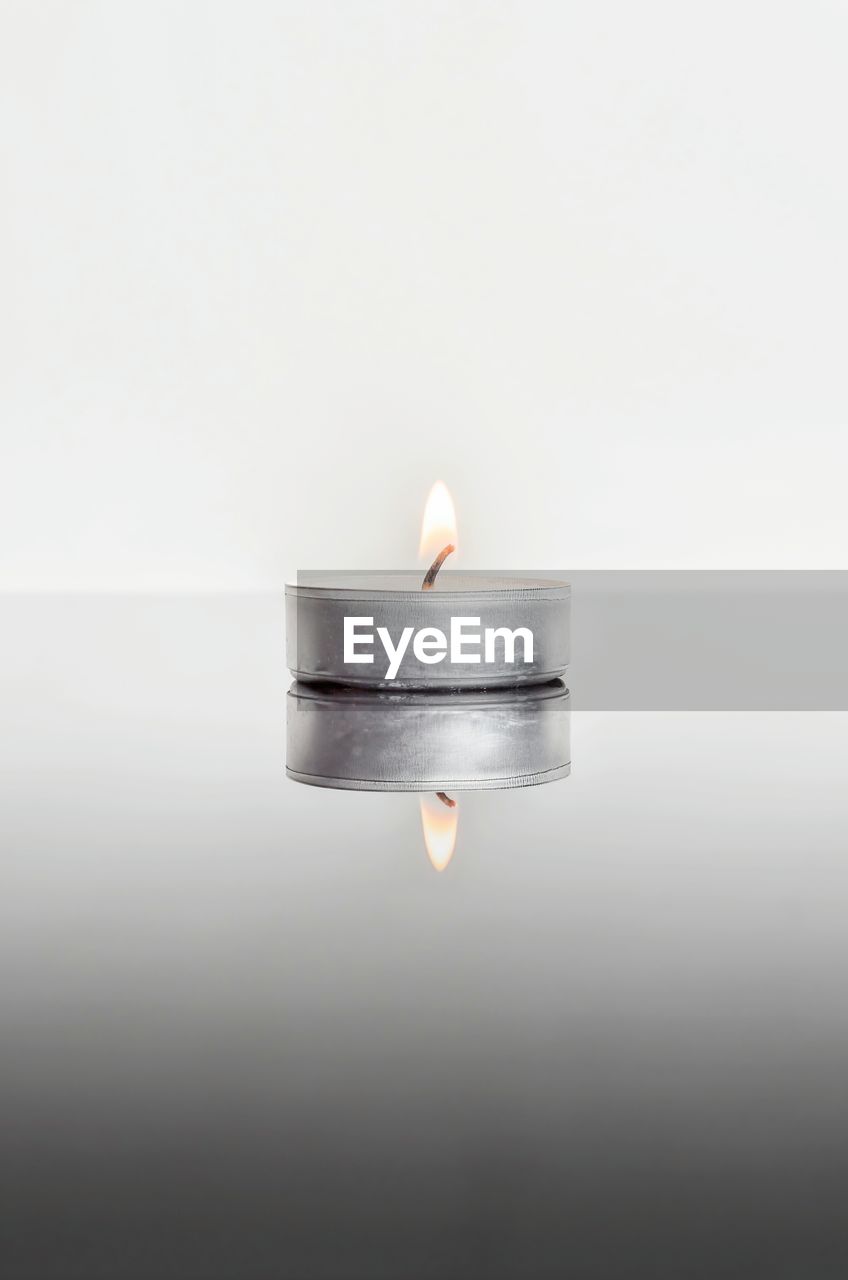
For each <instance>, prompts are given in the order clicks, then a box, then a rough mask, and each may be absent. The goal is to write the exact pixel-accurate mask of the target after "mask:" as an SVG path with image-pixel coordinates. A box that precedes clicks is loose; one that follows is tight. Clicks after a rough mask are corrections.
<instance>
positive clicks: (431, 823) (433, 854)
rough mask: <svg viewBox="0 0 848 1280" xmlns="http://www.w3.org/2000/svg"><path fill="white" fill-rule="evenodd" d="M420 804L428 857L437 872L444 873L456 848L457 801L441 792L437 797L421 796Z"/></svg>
mask: <svg viewBox="0 0 848 1280" xmlns="http://www.w3.org/2000/svg"><path fill="white" fill-rule="evenodd" d="M419 803H420V805H421V827H422V829H423V831H424V847H425V848H426V850H427V857H428V858H429V859H430V861H431V863H432V864H433V866H434V867H435V869H436V870H437V871H444V869H445V867H446V866H447V865H448V863H449V862H450V860H451V858H452V857H453V851H454V849H455V848H456V828H457V821H458V818H459V810H458V809H457V804H456V801H455V800H451V799H450V797H449V796H446V795H445V794H444V792H442V791H440V792H439V793H438V795H435V796H421V798H420V800H419Z"/></svg>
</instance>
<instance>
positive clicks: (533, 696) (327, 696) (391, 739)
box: [286, 680, 571, 794]
mask: <svg viewBox="0 0 848 1280" xmlns="http://www.w3.org/2000/svg"><path fill="white" fill-rule="evenodd" d="M570 703H571V699H570V696H569V693H568V690H567V689H566V688H565V685H564V684H563V683H562V681H560V680H556V681H554V682H553V683H551V684H545V685H533V686H531V687H529V688H524V689H492V690H482V689H477V690H463V691H461V692H453V693H449V694H438V693H435V694H434V693H431V692H422V691H415V692H410V691H407V692H401V693H380V692H374V691H367V690H363V689H342V688H333V687H332V686H330V685H316V684H301V683H296V684H293V685H292V687H291V688H290V689H289V693H288V699H287V714H286V720H287V747H286V771H287V773H288V775H289V777H290V778H294V779H295V780H296V781H298V782H307V783H310V784H312V785H313V786H318V787H340V788H343V789H344V790H353V791H430V792H437V791H444V792H447V793H448V794H451V793H454V792H457V791H485V790H489V789H491V788H496V787H529V786H535V785H536V784H537V783H540V782H553V781H555V780H556V779H557V778H564V777H566V776H567V775H568V773H569V772H570V767H571V750H570V741H569V728H570V725H569V720H570V716H569V709H570Z"/></svg>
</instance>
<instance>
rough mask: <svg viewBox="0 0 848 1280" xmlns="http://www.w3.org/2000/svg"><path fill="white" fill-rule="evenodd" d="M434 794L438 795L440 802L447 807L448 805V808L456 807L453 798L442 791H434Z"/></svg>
mask: <svg viewBox="0 0 848 1280" xmlns="http://www.w3.org/2000/svg"><path fill="white" fill-rule="evenodd" d="M436 795H437V796H438V797H439V799H440V800H441V802H442V804H446V805H447V807H448V808H449V809H455V808H456V801H455V800H451V798H450V796H448V795H445V793H444V791H437V792H436Z"/></svg>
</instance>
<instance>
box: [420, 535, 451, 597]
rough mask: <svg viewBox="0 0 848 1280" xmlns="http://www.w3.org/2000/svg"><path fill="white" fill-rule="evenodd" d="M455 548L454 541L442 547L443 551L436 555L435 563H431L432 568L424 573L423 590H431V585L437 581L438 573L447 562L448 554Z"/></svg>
mask: <svg viewBox="0 0 848 1280" xmlns="http://www.w3.org/2000/svg"><path fill="white" fill-rule="evenodd" d="M453 550H454V545H453V543H452V542H449V543H448V545H447V546H446V547H442V549H441V551H440V552H439V554H438V555H437V556H436V558H435V560H434V561H433V563H432V564H431V565H430V568H429V569H428V570H427V572H426V573H425V574H424V581H423V582H422V583H421V590H422V591H429V590H430V589H431V587H432V586H433V583H434V582H435V581H436V574H437V573H438V572H439V570H440V569H441V567H442V565H443V564H444V563H445V561H446V560H447V558H448V556H449V555H450V553H451V552H452V551H453Z"/></svg>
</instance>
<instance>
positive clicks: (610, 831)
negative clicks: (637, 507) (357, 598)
mask: <svg viewBox="0 0 848 1280" xmlns="http://www.w3.org/2000/svg"><path fill="white" fill-rule="evenodd" d="M0 634H2V638H3V639H2V670H0V705H2V724H3V734H2V742H0V856H1V857H2V893H1V894H0V1018H2V1028H3V1034H2V1049H1V1050H0V1053H2V1070H0V1133H2V1161H0V1203H2V1206H3V1208H2V1213H0V1264H1V1265H2V1274H3V1276H4V1277H6V1278H8V1280H17V1278H18V1277H38V1278H39V1280H52V1278H53V1277H85V1278H86V1280H91V1278H94V1277H110V1280H111V1278H114V1277H124V1276H126V1277H133V1278H134V1277H145V1278H147V1277H171V1276H174V1277H192V1278H193V1277H198V1280H199V1278H201V1277H202V1278H203V1280H210V1278H211V1280H216V1278H217V1277H238V1278H239V1280H252V1278H253V1277H269V1278H270V1277H286V1278H287V1277H291V1278H292V1280H301V1278H304V1280H309V1278H312V1277H316V1278H317V1277H320V1278H322V1280H324V1278H326V1280H335V1278H339V1280H347V1278H349V1277H350V1278H353V1277H357V1278H359V1277H392V1278H395V1277H401V1278H403V1277H412V1278H414V1280H417V1278H418V1277H421V1278H424V1277H451V1278H452V1277H464V1276H486V1277H496V1278H497V1277H510V1278H511V1277H534V1276H562V1275H566V1274H567V1275H574V1276H576V1277H587V1276H588V1277H602V1278H604V1280H606V1278H607V1277H632V1276H634V1275H636V1276H639V1275H645V1276H649V1277H654V1278H655V1277H665V1276H668V1277H675V1280H677V1278H678V1277H686V1278H687V1280H688V1278H689V1277H701V1276H704V1277H707V1276H710V1277H714V1276H719V1275H720V1276H722V1277H727V1276H734V1277H735V1276H740V1277H742V1276H744V1277H756V1276H760V1275H762V1276H765V1275H768V1276H769V1277H793V1280H795V1278H798V1277H802V1278H803V1280H819V1278H820V1277H821V1278H829V1277H834V1278H835V1277H842V1276H844V1275H845V1274H846V1268H847V1267H848V1228H846V1225H845V1211H844V1201H845V1182H846V1174H848V1094H846V1068H848V1009H847V1008H846V973H848V930H846V920H848V910H847V909H848V862H846V858H847V857H848V852H847V850H848V786H846V781H845V780H846V777H848V714H836V713H833V714H828V713H792V714H781V713H774V712H772V713H735V714H734V713H727V714H725V713H712V714H711V713H691V714H688V713H648V712H646V713H614V712H607V713H591V712H588V711H586V712H579V711H578V712H575V713H574V714H573V715H572V718H571V776H569V777H566V778H563V779H561V780H559V781H556V782H553V783H551V784H550V785H546V786H538V787H526V788H519V789H514V790H502V791H501V790H490V791H481V792H475V791H469V792H463V793H462V794H461V795H458V796H457V797H455V799H456V801H457V804H456V807H455V809H451V810H450V813H451V815H452V816H453V817H454V818H455V820H456V844H455V850H454V852H453V856H452V857H451V858H450V860H449V861H448V862H447V865H445V866H444V869H443V870H441V871H438V870H436V869H435V867H434V865H433V862H432V861H431V859H430V858H428V856H427V852H426V850H425V847H424V837H423V831H422V818H421V811H420V802H419V797H418V796H417V795H414V794H406V793H394V792H393V793H383V794H381V793H371V792H361V791H335V790H330V789H320V788H315V787H310V786H303V785H299V784H298V783H297V782H295V781H293V780H291V779H288V778H287V777H286V759H285V752H286V724H285V717H286V691H287V688H288V686H289V676H288V673H287V670H286V666H285V661H284V654H283V648H282V646H283V606H282V599H281V598H279V597H276V598H275V597H271V596H268V597H259V596H229V597H226V596H219V597H212V596H210V597H200V596H199V597H193V598H192V597H170V598H169V597H161V598H156V597H143V596H138V597H130V596H125V597H120V596H115V597H96V596H89V597H84V596H81V597H70V596H67V597H61V596H54V597H46V596H45V597H37V596H31V597H24V596H21V597H11V596H10V597H4V598H2V600H0ZM449 798H451V797H449ZM446 812H447V808H446ZM436 861H437V862H438V859H437V860H436Z"/></svg>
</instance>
